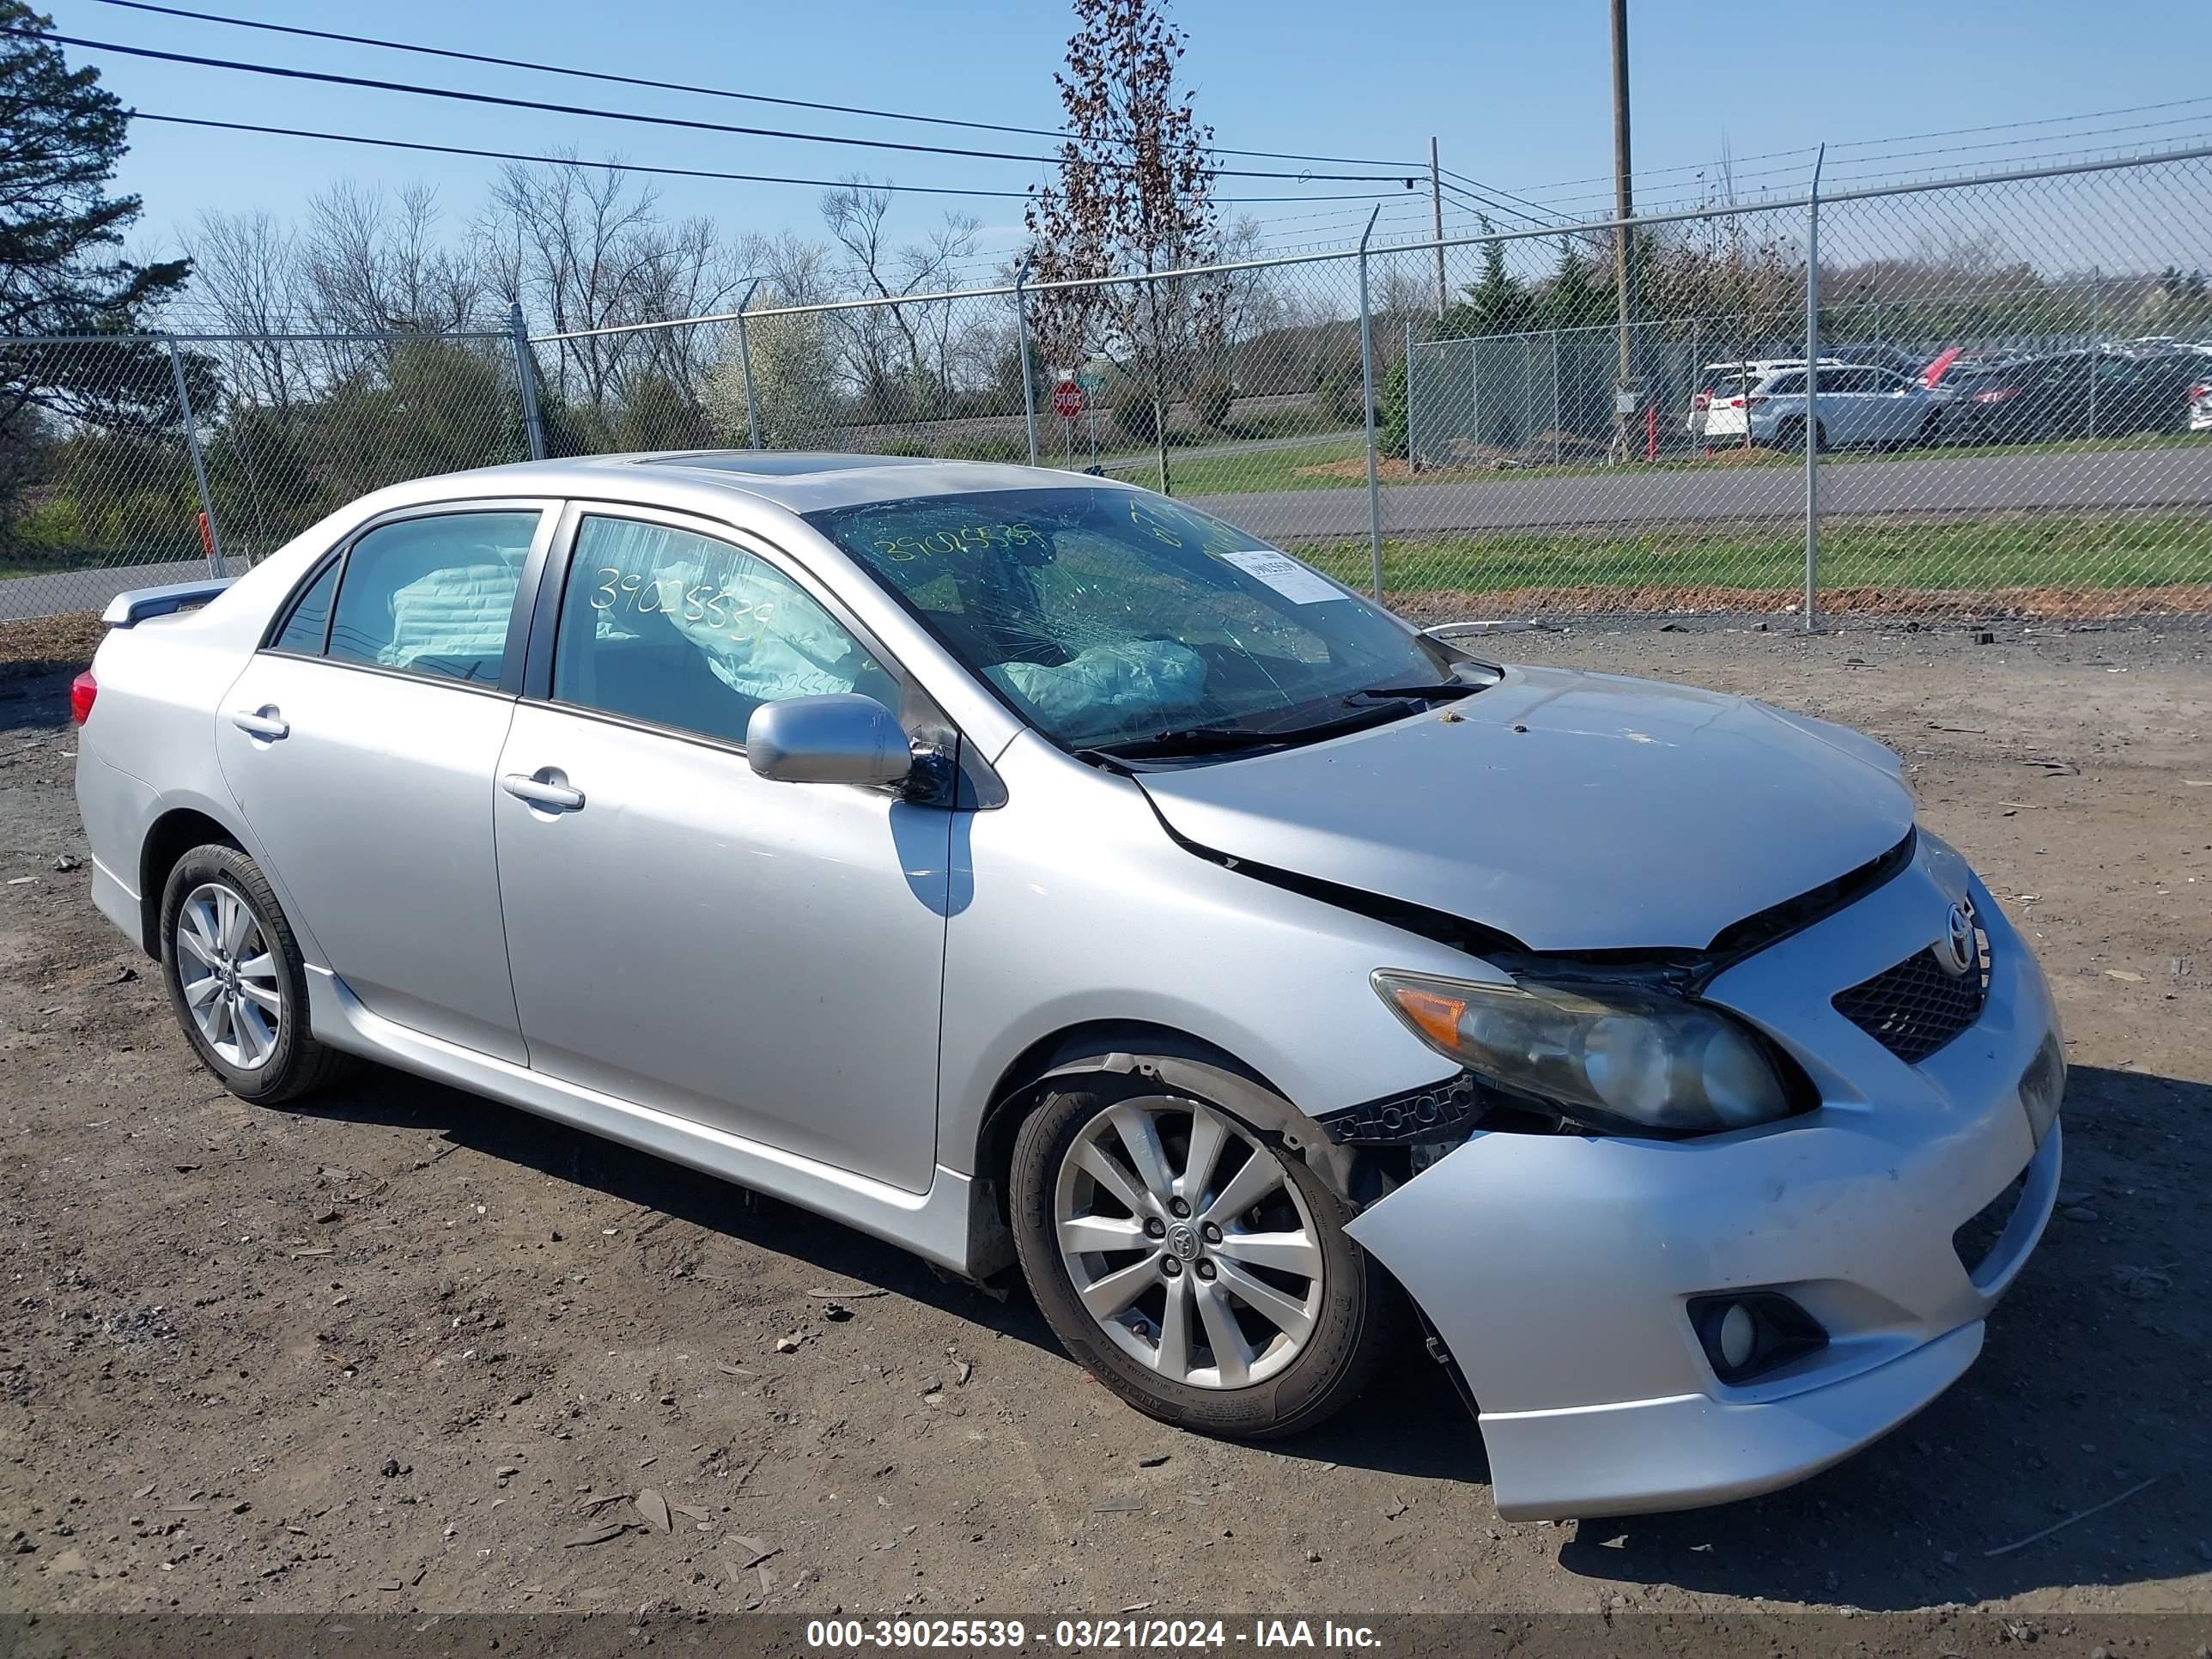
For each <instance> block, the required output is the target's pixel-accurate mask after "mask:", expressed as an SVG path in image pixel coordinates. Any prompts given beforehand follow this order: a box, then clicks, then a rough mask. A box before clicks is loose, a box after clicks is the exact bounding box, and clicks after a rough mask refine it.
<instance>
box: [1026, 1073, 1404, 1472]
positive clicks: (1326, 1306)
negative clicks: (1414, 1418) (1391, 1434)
mask: <svg viewBox="0 0 2212 1659" xmlns="http://www.w3.org/2000/svg"><path fill="white" fill-rule="evenodd" d="M1133 1147H1135V1148H1137V1149H1138V1150H1135V1151H1133V1150H1132V1149H1133ZM1146 1164H1150V1166H1151V1171H1150V1176H1149V1178H1148V1177H1147V1174H1146V1170H1145V1168H1144V1167H1143V1166H1145V1165H1146ZM1201 1164H1203V1165H1204V1166H1205V1167H1204V1168H1200V1165H1201ZM1009 1184H1010V1190H1011V1194H1012V1211H1013V1232H1014V1244H1015V1249H1016V1252H1017V1254H1018V1256H1019V1257H1020V1260H1021V1264H1022V1273H1023V1275H1024V1278H1025V1279H1027V1280H1028V1281H1029V1285H1030V1292H1031V1294H1032V1295H1034V1296H1035V1297H1036V1303H1037V1306H1038V1308H1039V1310H1042V1313H1043V1314H1044V1316H1045V1320H1046V1322H1047V1323H1048V1324H1049V1325H1050V1326H1051V1327H1052V1329H1053V1334H1054V1335H1056V1336H1057V1337H1059V1339H1060V1342H1061V1343H1062V1344H1063V1345H1064V1346H1066V1349H1067V1351H1068V1352H1069V1353H1070V1354H1071V1355H1073V1357H1074V1358H1076V1359H1078V1360H1079V1361H1080V1362H1081V1363H1082V1364H1084V1365H1085V1367H1086V1368H1088V1369H1089V1370H1090V1371H1091V1375H1093V1376H1096V1377H1097V1379H1098V1380H1099V1381H1100V1382H1102V1383H1104V1384H1105V1385H1106V1386H1107V1387H1108V1388H1109V1389H1112V1390H1113V1391H1114V1392H1115V1394H1117V1395H1120V1396H1121V1398H1122V1399H1123V1400H1125V1401H1127V1402H1128V1403H1129V1404H1130V1405H1132V1406H1133V1407H1136V1408H1137V1409H1138V1410H1139V1411H1140V1412H1143V1413H1146V1415H1147V1416H1149V1417H1155V1418H1158V1419H1160V1420H1161V1421H1162V1422H1164V1423H1170V1424H1172V1425H1175V1426H1176V1427H1177V1428H1182V1429H1188V1430H1192V1431H1195V1432H1198V1433H1201V1434H1217V1435H1225V1436H1230V1437H1237V1438H1243V1439H1267V1438H1273V1437H1277V1436H1281V1435H1289V1434H1296V1433H1297V1432H1299V1431H1302V1430H1304V1429H1309V1428H1311V1427H1314V1426H1315V1425H1318V1424H1320V1423H1322V1422H1323V1421H1325V1420H1326V1419H1328V1418H1329V1417H1331V1416H1334V1414H1335V1413H1337V1412H1339V1411H1340V1410H1342V1409H1343V1407H1346V1405H1348V1404H1349V1403H1351V1401H1352V1400H1353V1399H1354V1398H1356V1397H1357V1396H1358V1393H1359V1391H1360V1390H1361V1389H1363V1388H1364V1387H1365V1386H1366V1384H1367V1383H1368V1381H1369V1380H1370V1377H1372V1376H1373V1375H1374V1372H1375V1368H1376V1365H1377V1364H1379V1363H1380V1361H1381V1359H1382V1357H1383V1354H1384V1353H1386V1352H1388V1351H1389V1346H1390V1345H1391V1343H1392V1341H1393V1340H1394V1339H1395V1327H1396V1322H1397V1317H1398V1315H1399V1311H1400V1309H1401V1302H1402V1297H1401V1293H1400V1292H1399V1291H1398V1289H1397V1286H1396V1285H1395V1284H1394V1283H1393V1282H1392V1280H1391V1279H1390V1278H1389V1274H1387V1273H1384V1272H1383V1268H1382V1267H1381V1266H1380V1265H1379V1264H1378V1263H1376V1261H1374V1260H1373V1259H1372V1258H1371V1257H1370V1256H1369V1255H1367V1254H1366V1252H1364V1250H1362V1249H1360V1248H1359V1247H1358V1245H1357V1244H1355V1243H1352V1240H1351V1238H1350V1237H1347V1236H1346V1233H1345V1231H1344V1224H1345V1222H1346V1220H1348V1219H1349V1218H1350V1212H1349V1211H1348V1210H1347V1209H1346V1206H1345V1205H1344V1204H1343V1202H1342V1201H1341V1200H1339V1199H1338V1198H1337V1197H1336V1196H1335V1195H1334V1194H1333V1193H1331V1192H1330V1191H1329V1190H1328V1188H1326V1187H1325V1186H1323V1185H1322V1182H1321V1181H1320V1180H1319V1179H1318V1178H1317V1177H1316V1176H1315V1175H1314V1174H1313V1172H1312V1171H1311V1170H1309V1169H1307V1168H1306V1166H1305V1164H1304V1163H1303V1162H1302V1161H1301V1160H1299V1159H1298V1158H1297V1157H1295V1156H1294V1155H1292V1154H1291V1153H1290V1152H1287V1151H1285V1149H1284V1148H1283V1147H1281V1146H1280V1145H1279V1143H1277V1142H1276V1141H1275V1140H1274V1139H1273V1137H1272V1136H1270V1135H1268V1134H1267V1133H1265V1132H1264V1131H1262V1130H1261V1129H1259V1128H1257V1127H1255V1126H1253V1125H1252V1124H1249V1123H1247V1122H1245V1121H1243V1120H1242V1119H1240V1118H1238V1117H1237V1116H1236V1115H1233V1114H1231V1113H1230V1112H1228V1111H1226V1110H1225V1109H1223V1108H1222V1107H1220V1106H1218V1105H1217V1104H1215V1103H1212V1102H1210V1101H1203V1100H1199V1099H1196V1098H1194V1097H1190V1096H1187V1095H1182V1094H1179V1093H1176V1092H1173V1091H1170V1090H1169V1089H1168V1088H1167V1086H1166V1085H1164V1084H1161V1083H1159V1082H1158V1081H1157V1080H1155V1079H1148V1078H1146V1077H1143V1076H1120V1075H1105V1074H1102V1075H1100V1076H1098V1077H1097V1078H1095V1079H1093V1078H1086V1079H1082V1080H1080V1081H1071V1082H1067V1083H1065V1084H1062V1085H1060V1086H1059V1087H1057V1088H1055V1089H1054V1091H1053V1092H1052V1093H1050V1094H1048V1096H1047V1097H1045V1099H1044V1101H1043V1103H1042V1104H1041V1105H1040V1106H1039V1107H1038V1108H1037V1109H1036V1111H1035V1112H1033V1113H1032V1114H1031V1115H1030V1117H1029V1118H1028V1119H1027V1120H1026V1121H1024V1123H1023V1124H1022V1127H1021V1129H1020V1132H1019V1133H1018V1135H1017V1137H1016V1139H1015V1143H1014V1153H1013V1163H1012V1170H1011V1171H1010V1183H1009ZM1176 1206H1181V1208H1180V1209H1178V1208H1177V1207H1176ZM1086 1244H1096V1245H1097V1247H1098V1248H1097V1249H1085V1248H1083V1247H1084V1246H1085V1245H1086Z"/></svg>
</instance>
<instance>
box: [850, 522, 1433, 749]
mask: <svg viewBox="0 0 2212 1659" xmlns="http://www.w3.org/2000/svg"><path fill="white" fill-rule="evenodd" d="M808 522H810V523H811V524H812V525H813V526H815V527H816V528H817V529H818V530H820V531H821V532H823V534H825V535H827V536H828V537H829V538H830V539H831V540H833V541H835V542H836V544H838V545H839V546H840V547H842V549H844V550H845V551H846V552H848V554H850V555H851V556H853V557H854V558H855V559H856V560H858V561H859V562H860V564H861V565H862V566H863V567H864V568H866V569H867V570H868V571H869V572H870V574H872V575H874V576H875V577H876V579H877V580H879V581H881V582H882V583H884V585H885V586H888V587H889V588H890V590H891V591H892V592H894V593H896V595H897V596H898V597H899V598H900V599H902V600H903V601H904V602H905V603H906V604H907V605H908V607H910V608H911V609H912V610H913V611H915V613H916V614H917V615H919V616H920V617H921V619H922V621H923V622H924V623H927V625H928V626H929V627H930V628H931V629H933V630H934V631H935V632H936V634H937V635H938V636H939V638H940V639H942V640H943V641H945V644H946V645H947V646H948V647H951V650H953V651H954V652H955V653H957V654H958V655H959V656H960V657H961V658H962V659H963V661H965V662H966V663H967V664H968V665H969V667H970V668H971V669H973V670H974V671H975V672H977V673H979V674H981V676H982V677H983V678H986V679H987V680H988V681H989V682H990V683H991V684H992V685H993V686H994V687H995V688H997V690H999V691H1000V693H1001V694H1002V695H1004V696H1006V699H1007V700H1008V701H1009V702H1012V704H1013V705H1014V706H1015V707H1016V708H1018V709H1019V710H1020V711H1021V713H1022V714H1024V715H1025V716H1026V717H1027V718H1028V719H1029V720H1030V721H1031V722H1032V723H1033V724H1035V725H1036V726H1037V727H1039V728H1040V729H1041V730H1042V731H1043V732H1045V733H1046V734H1047V735H1048V736H1050V737H1051V738H1054V740H1055V741H1058V742H1060V743H1063V744H1069V745H1071V746H1077V747H1082V748H1087V749H1112V748H1115V747H1121V746H1133V745H1138V744H1165V745H1168V747H1170V748H1181V747H1185V746H1188V747H1189V748H1191V749H1198V748H1204V747H1220V746H1244V745H1247V744H1249V745H1251V746H1257V745H1259V744H1263V743H1276V742H1282V741H1287V740H1289V739H1291V738H1294V737H1298V736H1307V735H1314V734H1317V733H1320V732H1325V731H1330V730H1335V729H1338V728H1339V727H1340V726H1348V725H1358V724H1364V723H1367V722H1369V721H1370V720H1376V719H1385V718H1389V713H1390V710H1391V708H1393V707H1396V708H1410V707H1418V706H1419V702H1418V698H1413V699H1408V698H1407V696H1406V693H1407V690H1409V689H1412V690H1416V691H1418V690H1426V689H1429V688H1435V690H1436V693H1437V696H1454V695H1458V694H1462V693H1464V692H1465V691H1466V690H1468V689H1470V688H1469V686H1468V684H1466V683H1464V682H1462V681H1459V680H1457V679H1455V678H1454V677H1453V667H1454V665H1455V662H1456V660H1457V659H1455V657H1454V655H1453V654H1452V653H1450V652H1449V651H1448V650H1447V649H1445V648H1444V647H1441V646H1439V645H1437V644H1436V643H1435V642H1434V641H1428V640H1425V639H1424V638H1422V637H1421V636H1420V635H1417V634H1414V633H1413V632H1411V631H1409V630H1408V629H1406V628H1405V627H1404V626H1403V625H1402V624H1401V623H1397V622H1395V621H1394V620H1393V619H1392V618H1391V617H1389V616H1387V615H1386V614H1384V613H1383V611H1379V610H1377V609H1376V607H1375V606H1373V605H1370V604H1369V603H1368V602H1367V601H1366V600H1365V599H1361V598H1359V597H1358V595H1357V594H1354V593H1352V592H1348V591H1347V590H1346V589H1344V588H1342V587H1340V586H1337V585H1336V584H1335V583H1334V582H1332V581H1329V580H1327V579H1325V578H1324V577H1322V576H1320V575H1318V574H1316V573H1315V572H1314V571H1312V570H1310V569H1309V568H1307V567H1305V566H1304V565H1302V564H1300V563H1298V562H1297V561H1295V560H1293V559H1291V558H1290V557H1288V556H1285V555H1284V554H1282V553H1280V552H1278V551H1277V550H1274V549H1273V548H1271V547H1267V546H1266V545H1265V544H1262V543H1261V542H1259V541H1257V540H1255V538H1252V537H1251V536H1249V535H1248V534H1246V533H1245V532H1243V531H1241V530H1238V529H1237V528H1236V527H1235V526H1231V525H1227V524H1224V523H1223V522H1222V521H1221V520H1218V519H1212V518H1209V517H1207V516H1206V515H1205V514H1204V513H1195V512H1193V511H1191V510H1190V509H1189V508H1188V507H1181V506H1178V505H1176V503H1175V502H1172V501H1165V500H1162V499H1160V498H1159V497H1157V496H1153V495H1140V494H1138V493H1136V492H1133V491H1130V490H1125V489H1106V488H1096V487H1091V488H1085V487H1078V488H1070V489H1018V490H1000V491H992V492H986V493H981V494H975V495H930V496H921V497H916V498H914V499H911V500H906V501H884V502H876V503H872V504H870V505H867V506H863V507H841V508H837V509H835V510H832V511H828V512H822V513H810V514H809V515H808ZM1376 691H1388V692H1389V693H1391V694H1392V696H1391V697H1390V698H1389V699H1376V698H1370V697H1369V696H1365V695H1364V694H1366V693H1370V692H1376ZM1355 711H1357V712H1355ZM1163 752H1165V750H1163Z"/></svg>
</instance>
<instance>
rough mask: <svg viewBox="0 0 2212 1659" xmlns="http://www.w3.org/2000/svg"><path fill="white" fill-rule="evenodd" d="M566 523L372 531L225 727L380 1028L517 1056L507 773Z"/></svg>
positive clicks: (314, 933)
mask: <svg viewBox="0 0 2212 1659" xmlns="http://www.w3.org/2000/svg"><path fill="white" fill-rule="evenodd" d="M555 517H556V515H555V514H554V513H552V512H551V511H550V509H549V507H547V506H546V504H545V503H544V502H539V501H496V502H494V501H485V502H471V503H468V504H466V505H465V506H445V507H431V508H417V509H413V510H410V511H409V512H406V513H399V514H394V515H390V516H387V517H386V518H383V519H380V520H375V521H374V522H372V523H371V524H370V525H369V526H367V527H366V528H365V529H363V530H362V531H361V532H358V533H357V534H356V535H355V536H354V537H353V538H351V539H350V541H349V543H348V544H345V545H343V546H342V547H340V548H338V549H337V550H335V551H334V552H333V553H332V555H331V556H330V557H329V558H328V559H327V560H326V561H325V563H324V564H323V566H322V568H320V569H319V571H317V572H315V573H313V574H312V575H311V576H310V578H309V579H308V580H307V581H306V582H304V583H303V584H302V585H301V589H300V591H299V592H298V593H297V594H296V595H295V598H294V599H293V601H292V603H291V605H290V607H289V610H287V611H283V612H280V613H279V617H280V620H279V621H278V622H277V623H276V624H275V625H274V626H273V627H272V629H271V631H270V636H269V637H268V639H267V640H266V641H265V642H264V646H263V648H262V649H261V650H260V651H258V652H257V653H255V655H254V657H253V659H252V661H251V662H250V663H249V664H248V665H247V666H246V671H245V672H244V673H243V674H242V675H240V678H239V679H238V681H237V683H236V684H234V685H233V686H232V688H231V690H230V693H229V696H228V699H227V701H226V702H224V704H223V706H222V711H221V713H220V715H219V718H218V720H217V723H216V753H217V755H218V757H220V760H221V763H222V773H223V778H224V781H226V782H227V783H228V786H229V787H230V790H231V793H232V794H233V795H234V797H235V798H236V799H237V801H238V803H239V807H240V811H243V812H244V814H245V815H246V822H247V823H249V824H250V825H251V826H252V830H253V833H254V835H255V836H257V837H258V839H259V841H260V842H261V846H262V849H263V851H264V853H265V854H266V855H267V857H268V859H269V860H270V862H271V864H273V865H274V866H275V868H274V869H273V870H272V871H271V872H270V877H271V879H272V880H273V881H275V882H276V884H277V887H278V890H280V891H281V892H282V893H283V895H284V896H285V898H286V901H287V908H288V909H289V910H290V911H292V912H294V913H295V915H296V918H297V920H298V921H300V922H301V925H302V926H303V927H305V929H306V931H307V935H308V937H310V938H311V939H313V940H314V942H315V945H316V946H317V948H318V950H319V952H320V954H321V955H322V957H324V959H325V961H326V962H327V963H328V964H329V966H330V968H331V970H332V971H333V972H335V973H336V974H337V975H338V976H339V978H341V979H342V980H343V981H345V983H346V984H347V986H348V987H350V988H351V989H352V991H353V993H354V994H355V995H356V996H357V997H359V998H360V999H361V1000H362V1003H363V1004H365V1005H366V1006H368V1008H369V1010H370V1011H371V1012H374V1013H377V1014H380V1015H382V1016H383V1017H384V1018H387V1019H390V1020H392V1021H394V1022H395V1023H397V1024H400V1025H404V1026H406V1027H409V1028H410V1029H411V1030H416V1031H422V1032H425V1033H428V1035H430V1036H436V1037H441V1038H443V1039H445V1040H447V1041H448V1042H455V1043H459V1044H460V1045H461V1046H463V1047H465V1048H472V1049H476V1050H478V1051H480V1052H482V1053H484V1054H495V1055H497V1056H499V1057H500V1058H501V1059H504V1060H516V1061H520V1060H521V1059H522V1058H523V1049H522V1041H521V1035H520V1029H519V1024H518V1022H517V1020H516V1018H515V1012H514V994H513V987H511V985H510V984H509V982H508V978H507V946H506V939H505V935H504V933H503V931H502V929H501V924H500V912H499V883H498V877H497V871H496V868H495V864H494V861H493V857H492V793H493V774H494V769H495V765H496V763H497V762H498V759H499V751H500V745H501V744H502V743H503V742H505V741H506V738H507V726H508V724H509V723H510V722H511V721H512V720H513V716H514V700H515V690H516V689H517V688H518V687H519V684H520V671H521V659H520V649H521V647H520V641H521V638H522V636H523V635H524V633H525V632H526V606H527V596H529V595H530V594H531V593H532V591H533V584H532V582H530V581H527V580H525V578H526V575H530V574H534V570H535V565H536V563H537V562H538V561H540V560H542V559H543V557H544V549H545V545H546V544H547V542H548V541H549V540H550V535H551V531H552V526H553V522H554V520H555ZM519 606H520V607H522V609H523V611H524V615H523V616H522V617H518V616H517V614H516V613H517V610H518V607H519ZM511 643H512V648H510V645H511Z"/></svg>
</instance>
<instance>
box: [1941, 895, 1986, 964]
mask: <svg viewBox="0 0 2212 1659" xmlns="http://www.w3.org/2000/svg"><path fill="white" fill-rule="evenodd" d="M1980 956H1981V951H1979V949H1978V948H1977V946H1976V945H1975V943H1974V913H1973V912H1972V910H1969V909H1968V908H1966V905H1965V904H1964V903H1959V904H1954V905H1953V906H1952V907H1951V915H1950V918H1949V921H1948V923H1947V924H1946V926H1945V928H1944V933H1943V939H1942V943H1941V944H1940V945H1937V946H1936V960H1937V961H1939V962H1941V963H1942V964H1943V971H1944V972H1945V973H1947V974H1950V975H1954V976H1956V975H1962V974H1966V973H1967V972H1970V971H1971V970H1972V968H1973V966H1974V964H1975V963H1976V961H1977V960H1978V958H1979V957H1980Z"/></svg>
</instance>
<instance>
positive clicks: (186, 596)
mask: <svg viewBox="0 0 2212 1659" xmlns="http://www.w3.org/2000/svg"><path fill="white" fill-rule="evenodd" d="M236 580H238V578H237V577H235V576H209V577H206V578H204V579H203V580H199V581H196V582H171V583H169V584H168V585H167V586H164V587H134V588H132V589H131V591H130V592H127V593H118V594H117V595H116V596H115V597H114V598H113V599H110V600H109V601H108V602H107V609H106V610H105V611H101V612H100V621H102V622H104V623H106V624H107V625H108V626H109V627H110V628H135V627H137V625H138V624H139V623H142V622H144V621H145V620H146V618H147V617H167V616H170V615H173V614H174V613H175V612H177V611H189V610H191V609H192V608H193V607H194V606H196V605H205V604H206V603H207V602H208V601H209V600H210V599H213V598H214V597H215V596H216V594H218V593H220V592H222V590H223V589H224V588H226V587H228V586H230V585H231V583H233V582H234V581H236Z"/></svg>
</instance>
